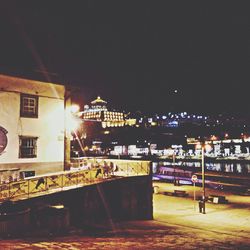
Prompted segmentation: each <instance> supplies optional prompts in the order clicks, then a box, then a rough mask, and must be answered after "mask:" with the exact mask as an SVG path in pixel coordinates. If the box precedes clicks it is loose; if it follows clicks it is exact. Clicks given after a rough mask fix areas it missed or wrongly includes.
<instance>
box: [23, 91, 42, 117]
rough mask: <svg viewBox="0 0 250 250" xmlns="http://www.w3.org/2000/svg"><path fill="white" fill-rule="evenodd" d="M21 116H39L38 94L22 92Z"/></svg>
mask: <svg viewBox="0 0 250 250" xmlns="http://www.w3.org/2000/svg"><path fill="white" fill-rule="evenodd" d="M20 116H21V117H32V118H37V117H38V96H34V95H26V94H21V109H20Z"/></svg>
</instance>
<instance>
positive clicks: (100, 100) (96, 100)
mask: <svg viewBox="0 0 250 250" xmlns="http://www.w3.org/2000/svg"><path fill="white" fill-rule="evenodd" d="M91 104H94V105H95V104H99V105H103V104H107V102H106V101H104V100H102V99H101V97H100V96H97V98H96V99H95V100H94V101H92V102H91Z"/></svg>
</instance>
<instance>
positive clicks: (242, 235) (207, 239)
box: [0, 183, 250, 250]
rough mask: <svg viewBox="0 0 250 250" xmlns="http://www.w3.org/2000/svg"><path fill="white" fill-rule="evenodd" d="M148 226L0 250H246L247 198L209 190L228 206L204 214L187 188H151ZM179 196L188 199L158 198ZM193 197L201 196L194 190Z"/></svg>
mask: <svg viewBox="0 0 250 250" xmlns="http://www.w3.org/2000/svg"><path fill="white" fill-rule="evenodd" d="M154 185H155V186H158V188H157V191H158V193H155V194H154V197H153V204H154V220H152V221H131V222H122V223H116V222H111V221H109V222H105V223H103V224H100V225H94V226H93V227H92V228H90V227H89V226H86V227H84V228H81V229H74V228H72V229H71V230H70V231H69V232H68V233H67V234H65V235H53V234H51V233H49V232H43V233H41V235H33V237H29V236H25V237H22V238H19V239H18V238H17V239H14V238H7V239H2V240H1V241H0V249H1V250H2V249H4V250H5V249H72V250H73V249H111V250H112V249H130V250H131V249H250V239H249V235H250V234H249V233H250V197H249V196H239V195H233V194H230V193H225V192H224V191H223V190H220V191H217V190H209V189H207V190H206V192H207V194H214V195H215V194H218V195H225V196H226V198H227V199H228V204H214V203H206V214H202V213H199V208H198V201H197V200H195V201H194V200H193V194H194V188H193V187H192V186H178V187H176V186H174V185H173V184H165V183H154ZM177 189H178V190H185V191H186V192H187V193H188V197H175V196H169V195H165V194H163V193H164V192H166V191H168V192H172V191H173V190H177ZM195 192H196V196H199V195H201V194H202V190H201V188H199V187H196V189H195Z"/></svg>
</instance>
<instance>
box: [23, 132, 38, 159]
mask: <svg viewBox="0 0 250 250" xmlns="http://www.w3.org/2000/svg"><path fill="white" fill-rule="evenodd" d="M36 145H37V137H26V136H20V137H19V158H36V156H37V152H36V151H37V147H36Z"/></svg>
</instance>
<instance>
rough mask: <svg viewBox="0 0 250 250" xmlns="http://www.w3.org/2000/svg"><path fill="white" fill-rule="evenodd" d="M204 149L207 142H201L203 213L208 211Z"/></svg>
mask: <svg viewBox="0 0 250 250" xmlns="http://www.w3.org/2000/svg"><path fill="white" fill-rule="evenodd" d="M204 149H205V143H204V142H202V144H201V169H202V190H203V196H202V201H203V204H202V205H203V209H202V211H203V214H205V213H206V210H205V207H206V206H205V203H206V190H205V164H204V158H205V156H204Z"/></svg>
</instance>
